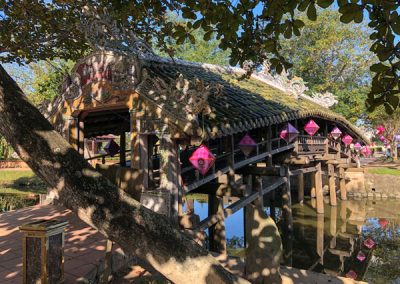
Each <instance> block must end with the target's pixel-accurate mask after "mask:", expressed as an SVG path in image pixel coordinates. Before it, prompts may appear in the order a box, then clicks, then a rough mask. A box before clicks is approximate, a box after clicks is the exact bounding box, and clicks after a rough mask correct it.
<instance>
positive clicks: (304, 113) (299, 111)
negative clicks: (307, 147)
mask: <svg viewBox="0 0 400 284" xmlns="http://www.w3.org/2000/svg"><path fill="white" fill-rule="evenodd" d="M142 66H143V68H144V69H146V70H147V71H148V75H149V77H151V78H153V79H154V78H158V79H161V80H162V81H163V82H167V83H171V82H172V83H173V82H175V81H176V80H177V79H178V77H179V76H180V75H181V74H182V75H183V77H184V78H185V79H188V80H192V81H193V80H195V79H196V78H198V79H200V80H202V81H203V82H204V84H205V85H206V84H220V85H222V86H223V88H222V94H221V95H220V96H213V95H210V96H208V104H209V107H210V110H211V112H210V113H208V114H206V115H204V116H203V119H204V123H203V121H201V120H200V121H199V127H204V130H205V134H206V136H207V137H208V138H215V137H220V136H224V135H229V134H233V133H237V132H242V131H248V130H251V129H254V128H257V127H263V126H268V125H273V124H279V123H283V122H286V121H291V120H295V119H302V118H307V117H315V118H321V119H326V120H330V121H332V122H333V123H335V124H337V125H338V126H339V127H342V131H344V132H347V133H350V134H353V135H354V136H356V137H358V138H359V139H361V140H363V141H365V142H368V139H367V138H366V137H365V136H364V135H363V133H362V132H361V131H360V130H359V129H357V128H356V127H355V126H354V125H353V124H352V123H350V122H349V121H347V120H346V119H345V118H344V117H342V116H341V115H339V114H337V113H335V112H333V111H331V110H329V109H328V108H325V107H323V106H321V105H319V104H317V103H315V102H313V101H312V99H311V98H308V97H306V96H304V95H303V96H296V95H294V94H292V93H290V92H288V91H284V90H282V89H279V88H278V87H275V86H273V85H272V84H271V83H270V82H268V81H266V80H264V78H263V77H262V76H258V75H255V76H251V77H250V78H244V79H243V74H244V73H245V71H244V70H243V69H240V68H232V67H221V66H216V65H210V64H195V63H189V62H184V61H178V62H175V63H173V62H172V61H170V60H145V61H143V65H142ZM137 92H138V93H139V94H140V95H142V96H144V97H146V98H148V99H150V100H152V101H153V102H154V103H156V104H157V101H155V100H154V99H153V98H154V97H157V95H159V94H158V91H157V88H155V87H154V84H153V81H148V82H146V81H144V82H142V84H140V85H139V87H138V88H137ZM175 103H176V102H175V101H174V99H170V100H165V101H162V106H161V107H162V108H163V109H166V110H168V113H169V115H172V116H174V115H176V117H175V118H177V119H178V120H179V119H180V117H181V113H182V110H180V109H179V107H177V106H176V105H175Z"/></svg>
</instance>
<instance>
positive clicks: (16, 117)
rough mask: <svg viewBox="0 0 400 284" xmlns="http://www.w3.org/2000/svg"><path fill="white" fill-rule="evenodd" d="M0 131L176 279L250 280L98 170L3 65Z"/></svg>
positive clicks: (85, 216)
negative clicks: (50, 120) (223, 264)
mask: <svg viewBox="0 0 400 284" xmlns="http://www.w3.org/2000/svg"><path fill="white" fill-rule="evenodd" d="M0 134H1V135H3V136H4V137H5V138H6V140H7V141H8V142H9V143H10V144H11V145H12V147H13V148H14V149H15V151H16V152H17V153H18V154H19V156H20V157H21V159H22V160H24V161H25V162H26V163H27V164H28V165H29V166H30V167H31V168H32V170H33V171H34V172H35V173H36V174H37V175H38V176H39V177H40V178H42V179H43V180H44V181H46V182H47V183H48V185H49V186H50V187H52V188H54V189H55V190H56V192H57V194H58V198H59V200H60V201H61V203H62V204H64V206H65V207H67V208H69V209H71V210H72V211H73V212H75V213H76V214H78V216H79V218H80V219H81V220H83V221H84V222H85V223H87V224H88V225H90V226H91V227H93V228H95V229H97V230H98V231H99V232H100V233H102V234H103V235H104V236H105V237H106V238H108V239H110V240H112V241H114V242H116V243H117V244H118V245H120V246H121V247H122V248H123V249H124V251H126V252H129V253H132V254H134V255H136V256H137V257H139V258H141V259H143V260H145V261H147V262H148V263H149V264H150V265H152V266H153V267H154V268H155V269H156V270H158V271H159V272H160V273H162V274H163V275H164V276H165V277H166V278H168V279H169V280H171V281H172V282H175V283H240V282H241V283H247V281H245V280H243V279H241V278H238V277H236V276H234V275H232V274H231V273H229V272H227V271H226V270H225V269H224V268H223V267H222V266H221V265H220V264H219V262H218V261H217V260H216V259H214V258H213V257H212V256H211V255H210V254H208V252H207V251H206V250H205V249H203V248H201V247H200V246H198V245H197V244H195V242H194V241H193V240H192V238H191V237H190V236H188V235H186V234H184V233H181V232H180V231H179V230H178V229H176V228H175V227H173V226H172V225H171V224H170V222H169V220H168V219H167V218H166V217H164V216H161V215H159V214H156V213H154V212H153V211H151V210H149V209H147V208H145V207H143V206H141V204H140V203H139V202H137V201H136V200H134V199H132V198H130V197H129V196H128V195H126V194H125V193H124V192H123V191H121V190H119V189H118V188H117V187H116V186H114V185H112V184H111V183H110V182H109V181H108V180H107V179H106V178H104V177H103V176H102V175H101V174H100V173H98V172H97V171H95V170H94V169H93V167H92V166H90V165H89V164H88V163H87V162H86V161H85V160H84V159H83V157H82V156H81V155H79V154H78V152H76V151H75V150H74V149H73V148H72V147H71V146H70V145H69V144H68V143H67V142H66V141H65V140H64V138H63V137H61V135H59V134H58V133H57V132H56V131H54V130H53V127H52V126H51V125H50V123H49V122H48V121H47V120H46V119H45V118H44V117H43V116H42V115H41V114H40V112H39V111H38V110H37V109H36V108H35V107H34V106H32V105H31V104H30V103H29V102H28V100H27V99H26V97H25V96H24V94H23V93H22V91H21V89H20V88H19V87H18V86H17V84H16V83H15V82H14V81H13V79H11V78H10V76H9V75H8V74H7V72H6V71H5V70H4V69H3V67H1V66H0Z"/></svg>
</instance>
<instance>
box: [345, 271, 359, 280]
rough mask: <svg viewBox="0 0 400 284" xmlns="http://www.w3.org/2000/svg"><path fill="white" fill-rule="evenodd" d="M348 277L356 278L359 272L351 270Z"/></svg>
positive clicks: (347, 274)
mask: <svg viewBox="0 0 400 284" xmlns="http://www.w3.org/2000/svg"><path fill="white" fill-rule="evenodd" d="M346 277H347V278H351V279H356V278H357V273H355V272H354V270H350V271H349V272H347V273H346Z"/></svg>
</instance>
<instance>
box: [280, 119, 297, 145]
mask: <svg viewBox="0 0 400 284" xmlns="http://www.w3.org/2000/svg"><path fill="white" fill-rule="evenodd" d="M297 136H299V131H298V130H297V129H296V127H294V126H293V125H292V124H290V123H289V122H288V123H287V125H285V127H284V128H283V129H282V130H281V133H280V134H279V137H280V138H281V139H283V140H285V141H286V143H288V144H289V143H290V142H292V141H293V140H294V139H296V138H297Z"/></svg>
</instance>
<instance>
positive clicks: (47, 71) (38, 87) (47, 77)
mask: <svg viewBox="0 0 400 284" xmlns="http://www.w3.org/2000/svg"><path fill="white" fill-rule="evenodd" d="M73 64H74V63H73V62H72V61H63V60H53V61H41V62H38V63H31V64H30V68H31V70H32V73H33V74H32V75H33V82H32V88H33V91H32V92H30V93H29V95H28V97H29V99H30V100H31V101H32V103H33V104H35V105H40V104H41V103H43V102H44V101H52V100H53V99H54V98H55V97H56V96H57V95H58V94H59V89H60V86H61V84H62V82H63V80H64V78H65V75H66V74H69V73H70V71H71V69H72V67H73Z"/></svg>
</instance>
